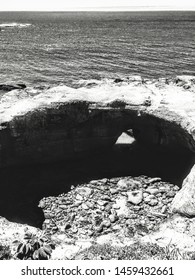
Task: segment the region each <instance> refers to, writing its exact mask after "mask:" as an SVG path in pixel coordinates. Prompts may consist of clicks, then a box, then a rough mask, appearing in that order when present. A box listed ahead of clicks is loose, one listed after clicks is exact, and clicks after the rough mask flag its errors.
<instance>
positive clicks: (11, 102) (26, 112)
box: [0, 76, 195, 216]
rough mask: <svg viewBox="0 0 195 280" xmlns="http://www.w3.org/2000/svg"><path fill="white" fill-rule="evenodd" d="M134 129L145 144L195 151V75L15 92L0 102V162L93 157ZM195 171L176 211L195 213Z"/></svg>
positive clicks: (175, 204)
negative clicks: (95, 153)
mask: <svg viewBox="0 0 195 280" xmlns="http://www.w3.org/2000/svg"><path fill="white" fill-rule="evenodd" d="M129 129H132V130H133V134H134V137H135V139H136V140H137V141H138V142H139V143H140V144H142V145H145V146H148V147H150V148H158V149H159V148H160V149H161V148H162V149H163V148H165V149H171V150H176V151H177V152H178V153H180V152H181V153H182V152H185V151H186V152H187V151H188V152H190V153H192V154H193V153H194V152H195V77H189V76H180V77H176V78H174V79H159V80H146V79H142V78H141V77H131V78H127V79H125V80H120V79H116V80H113V81H107V82H106V81H104V82H100V81H99V82H96V83H90V84H85V85H83V86H82V85H81V86H80V87H79V88H70V87H67V86H58V87H54V88H50V89H42V90H40V89H35V88H34V89H33V88H23V89H15V90H11V91H10V92H8V93H6V94H4V95H3V97H2V98H1V101H0V167H7V166H10V165H18V164H26V163H31V164H33V163H37V162H43V163H44V162H52V161H56V160H66V159H74V158H76V157H77V156H87V155H88V154H90V153H91V152H93V151H102V150H104V149H108V148H109V147H111V146H112V145H114V143H115V142H116V141H117V139H118V137H119V136H120V135H121V133H122V132H124V131H127V130H129ZM181 160H182V159H181ZM194 169H195V167H194V168H192V171H191V172H190V174H189V175H188V177H187V178H186V179H185V180H184V183H183V188H182V189H181V191H180V192H179V193H178V195H176V197H175V199H174V201H173V211H176V212H180V213H182V214H185V215H189V216H195V200H194V198H193V195H195V188H194V187H193V185H194V184H193V182H194V181H195V171H194ZM186 194H187V195H186Z"/></svg>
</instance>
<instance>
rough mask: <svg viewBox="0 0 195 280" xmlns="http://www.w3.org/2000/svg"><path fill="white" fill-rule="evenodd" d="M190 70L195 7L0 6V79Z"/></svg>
mask: <svg viewBox="0 0 195 280" xmlns="http://www.w3.org/2000/svg"><path fill="white" fill-rule="evenodd" d="M194 73H195V12H187V11H183V12H181V11H180V12H176V11H169V12H0V83H19V82H22V83H25V84H27V85H28V86H39V85H50V86H55V85H59V84H66V85H68V86H73V87H74V86H75V84H77V83H79V81H81V80H86V81H89V80H92V79H95V80H102V79H112V78H117V77H120V78H122V77H124V76H125V77H126V76H131V75H141V76H142V77H146V78H159V77H172V76H176V75H194Z"/></svg>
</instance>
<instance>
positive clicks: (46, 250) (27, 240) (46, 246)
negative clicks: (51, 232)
mask: <svg viewBox="0 0 195 280" xmlns="http://www.w3.org/2000/svg"><path fill="white" fill-rule="evenodd" d="M52 249H54V245H53V244H52V243H51V242H50V241H49V238H48V237H46V236H44V235H41V236H36V235H35V234H32V233H31V232H29V231H27V232H26V233H25V236H24V242H22V243H20V244H19V245H18V248H17V253H16V258H18V259H21V260H48V259H49V258H50V257H51V253H52Z"/></svg>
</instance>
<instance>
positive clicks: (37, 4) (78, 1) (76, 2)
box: [0, 0, 195, 11]
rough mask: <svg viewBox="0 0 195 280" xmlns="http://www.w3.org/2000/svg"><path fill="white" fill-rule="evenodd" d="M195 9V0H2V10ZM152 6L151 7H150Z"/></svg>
mask: <svg viewBox="0 0 195 280" xmlns="http://www.w3.org/2000/svg"><path fill="white" fill-rule="evenodd" d="M140 7H142V8H141V9H143V10H145V9H159V10H161V9H175V8H176V9H181V10H182V9H184V10H195V1H194V0H29V1H28V0H0V11H70V10H73V11H75V10H134V9H135V10H136V9H140ZM149 7H150V8H149Z"/></svg>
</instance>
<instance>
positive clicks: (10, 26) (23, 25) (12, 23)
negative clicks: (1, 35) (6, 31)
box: [0, 22, 31, 28]
mask: <svg viewBox="0 0 195 280" xmlns="http://www.w3.org/2000/svg"><path fill="white" fill-rule="evenodd" d="M28 26H31V23H17V22H10V23H1V24H0V28H7V27H9V28H14V27H18V28H23V27H28Z"/></svg>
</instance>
